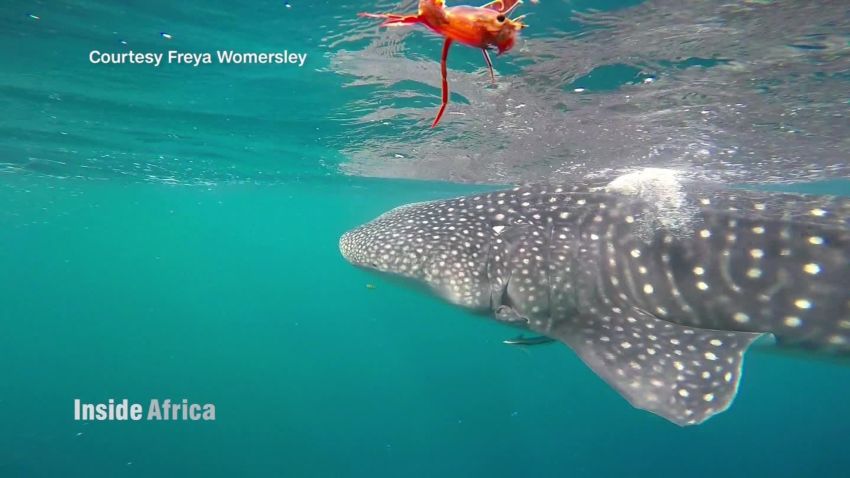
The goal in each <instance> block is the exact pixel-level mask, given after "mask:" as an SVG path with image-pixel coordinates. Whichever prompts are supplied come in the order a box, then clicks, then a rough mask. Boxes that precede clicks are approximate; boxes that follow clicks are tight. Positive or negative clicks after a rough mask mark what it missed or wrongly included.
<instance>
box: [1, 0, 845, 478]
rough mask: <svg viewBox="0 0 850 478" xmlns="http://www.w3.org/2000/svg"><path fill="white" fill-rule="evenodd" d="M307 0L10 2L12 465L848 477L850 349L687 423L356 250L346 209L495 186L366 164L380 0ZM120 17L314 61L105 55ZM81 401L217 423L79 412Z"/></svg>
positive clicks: (4, 358) (363, 213) (5, 23)
mask: <svg viewBox="0 0 850 478" xmlns="http://www.w3.org/2000/svg"><path fill="white" fill-rule="evenodd" d="M632 3H634V2H631V3H630V4H629V5H631V4H632ZM291 4H292V8H286V7H285V6H284V4H283V3H282V2H256V3H251V4H250V5H249V4H245V5H242V6H238V7H237V6H230V5H229V4H227V5H226V4H225V3H223V2H219V3H216V2H192V3H191V4H190V2H185V3H181V4H180V6H175V5H170V4H166V3H164V2H156V1H147V2H126V3H124V4H122V6H120V7H116V6H110V5H108V4H106V3H99V2H49V3H48V2H41V3H40V2H16V1H12V2H6V3H4V4H3V5H2V6H0V27H2V28H0V32H2V33H0V36H2V40H3V41H2V42H0V57H2V60H3V62H2V66H0V72H2V76H0V105H2V112H3V115H2V116H0V168H2V171H3V174H0V326H2V329H0V377H2V380H0V476H2V477H6V476H14V477H17V476H21V477H41V476H51V477H53V476H61V477H78V476H79V477H116V476H237V475H238V476H257V477H267V476H282V477H284V476H285V477H289V476H370V477H374V476H576V477H580V476H618V477H623V476H706V477H718V476H724V477H738V476H741V477H743V476H747V477H752V476H773V477H784V476H787V477H799V476H822V477H825V476H847V470H849V469H850V457H848V454H847V453H846V448H847V437H848V432H850V407H847V406H846V398H847V396H848V394H850V368H848V367H847V366H846V365H841V364H836V363H834V362H830V361H824V360H813V359H808V358H800V357H795V356H788V355H777V354H772V353H764V352H760V351H754V352H752V353H750V354H749V355H748V358H747V361H746V364H745V369H744V377H743V380H742V384H741V388H740V391H739V395H738V398H737V399H736V401H735V403H734V404H733V406H732V408H731V409H730V410H729V411H727V412H725V413H723V414H720V415H718V416H717V417H715V418H712V419H711V420H709V421H708V422H706V423H705V424H703V425H700V426H697V427H691V428H679V427H677V426H675V425H672V424H670V423H667V422H665V421H664V420H662V419H660V418H658V417H656V416H653V415H651V414H648V413H645V412H641V411H638V410H635V409H633V408H631V407H630V406H629V405H628V404H627V403H626V402H625V401H624V400H622V399H621V398H620V397H619V396H618V395H617V394H616V393H615V392H614V391H613V390H611V389H610V388H609V387H608V386H607V385H605V384H604V383H603V382H602V381H601V380H599V379H598V378H597V377H596V376H594V375H593V373H592V372H591V371H590V370H589V369H587V368H586V367H585V366H584V365H583V364H582V363H581V362H580V361H579V359H578V358H577V357H575V356H574V355H573V354H572V353H571V352H570V351H569V350H568V349H566V348H565V347H563V346H561V345H551V346H540V347H533V348H527V349H523V348H516V347H508V346H505V345H503V344H502V343H501V341H502V340H503V339H505V338H509V337H512V336H514V335H515V333H516V332H515V331H514V330H512V329H509V328H506V327H504V326H501V325H499V324H496V323H495V322H493V321H488V320H485V319H484V318H482V317H477V316H472V315H469V314H467V313H465V312H463V311H461V310H458V309H457V308H454V307H452V306H450V305H447V304H444V303H442V302H440V301H438V300H436V299H434V298H433V297H430V296H428V295H426V294H423V293H422V292H421V291H418V290H412V289H408V288H405V287H402V286H400V285H399V284H397V283H395V282H394V281H389V280H386V279H384V278H381V277H376V276H373V275H371V274H368V273H367V272H365V271H361V270H358V269H355V268H352V267H350V266H349V265H347V264H346V263H345V262H344V261H343V260H342V258H341V257H340V256H339V253H338V250H337V239H338V237H339V235H340V234H341V233H342V232H344V231H345V230H347V229H349V228H351V227H354V226H356V225H358V224H360V223H362V222H364V221H366V220H369V219H371V218H372V217H374V216H376V215H378V214H380V213H381V212H383V211H385V210H386V209H389V208H391V207H394V206H396V205H399V204H403V203H407V202H413V201H421V200H427V199H434V198H441V197H449V196H454V195H459V194H464V193H467V192H471V191H476V190H480V189H483V188H485V187H489V186H473V185H458V184H450V183H445V182H429V181H401V180H381V179H366V178H359V177H353V176H346V175H344V174H343V172H342V171H341V168H340V165H341V164H342V163H344V162H345V161H346V157H345V155H344V154H342V153H341V152H340V151H341V150H342V149H343V146H344V144H343V143H344V142H345V138H346V128H347V127H349V126H350V125H351V124H352V123H356V122H357V115H358V114H363V112H362V111H360V112H357V111H355V112H351V111H348V110H346V109H345V106H344V105H349V106H350V104H351V102H352V101H356V100H357V99H358V98H366V97H369V96H370V95H372V94H376V91H375V89H374V88H372V87H370V88H368V89H367V90H364V89H358V88H343V86H344V85H345V83H346V81H347V80H346V79H345V78H343V77H342V75H339V74H337V73H335V72H334V71H333V70H332V69H331V68H330V65H331V61H330V56H331V54H332V52H333V49H334V45H333V35H334V32H335V30H336V29H338V28H339V25H340V24H341V23H342V22H346V21H348V20H347V19H348V18H349V17H350V16H352V15H353V14H354V13H356V12H357V11H359V10H363V9H367V6H368V5H364V4H362V3H361V4H345V5H337V4H336V3H334V2H319V1H313V2H298V1H294V0H293V1H292V2H291ZM544 4H545V2H544ZM595 5H596V6H597V7H599V8H605V9H612V10H614V9H617V8H623V7H625V6H627V5H619V4H616V3H613V2H608V3H604V4H595ZM379 6H380V7H381V8H380V9H389V8H390V7H391V6H396V5H394V4H390V3H387V2H383V3H380V4H379ZM567 7H569V8H567ZM541 8H544V7H541ZM545 8H552V9H553V10H551V11H552V12H556V11H559V10H555V9H556V8H566V9H567V11H570V9H578V10H581V9H586V8H587V5H583V4H579V3H569V4H568V3H567V2H561V3H558V2H551V3H550V4H549V5H548V6H546V7H545ZM28 14H35V15H37V16H39V17H40V19H39V20H34V19H31V18H29V17H28V16H27V15H28ZM539 16H541V17H544V16H543V15H539ZM545 18H546V20H545V21H547V22H550V25H557V22H558V21H560V20H558V16H557V15H555V14H552V15H549V16H545ZM564 18H566V14H565V16H564ZM563 21H564V22H567V20H566V19H564V20H563ZM537 24H538V25H541V24H542V25H543V26H542V27H540V30H542V31H541V32H539V33H538V35H540V36H544V35H545V34H546V31H547V29H546V28H545V25H546V23H545V22H544V21H543V19H541V21H540V22H537ZM553 28H554V27H553ZM563 28H565V29H566V28H567V26H564V27H563ZM569 28H572V27H569ZM162 31H167V32H169V33H171V34H173V36H174V39H173V40H172V43H170V44H168V45H167V46H163V45H162V43H163V42H164V40H163V39H162V38H161V37H160V36H159V33H160V32H162ZM120 39H124V40H125V41H127V42H128V44H131V45H132V46H133V47H134V48H138V49H140V50H145V49H147V50H161V49H164V48H170V47H172V46H174V45H179V46H178V47H179V48H185V49H189V50H191V49H195V50H210V49H216V48H236V49H243V50H265V49H266V48H272V49H274V48H290V49H293V50H299V51H306V52H308V53H309V54H310V55H311V59H310V60H309V61H308V65H307V66H306V67H305V68H304V69H302V70H294V69H291V68H290V69H287V68H272V69H269V68H264V67H245V68H234V67H216V66H210V67H206V69H203V70H201V69H198V70H192V69H191V67H189V68H180V67H168V68H163V69H161V70H153V69H149V68H148V69H146V68H144V67H116V68H98V67H93V66H91V65H89V64H88V63H87V61H86V55H87V53H88V51H89V50H90V49H92V48H104V49H106V48H111V47H115V48H116V49H117V48H120V43H119V41H120ZM408 40H409V41H412V42H413V45H414V46H413V47H411V48H415V49H421V50H422V51H427V50H428V48H429V47H433V46H434V45H438V42H435V41H434V40H433V39H428V38H427V37H425V36H421V35H420V36H417V37H414V38H413V39H408ZM178 42H179V43H178ZM474 53H475V52H465V53H461V54H460V55H459V56H458V68H460V69H461V70H462V69H464V68H466V67H467V66H468V70H470V71H472V70H473V69H474V68H476V67H474V66H471V65H473V63H474V62H475V61H476V60H477V58H475V57H474V55H473V54H474ZM466 59H468V63H465V61H466ZM517 62H518V63H517V64H516V65H513V64H511V63H508V65H507V66H506V68H508V69H510V67H511V66H513V67H515V68H518V66H517V65H520V64H521V63H522V62H521V61H519V60H517ZM431 66H433V65H431ZM592 84H593V83H591V85H592ZM426 91H429V90H427V89H426ZM431 93H433V91H431ZM421 106H422V108H423V111H424V116H425V117H427V116H428V115H429V114H430V113H432V106H433V103H426V104H423V105H421ZM388 121H390V122H391V121H392V119H389V120H388ZM386 128H387V129H391V128H392V125H387V126H386ZM429 134H430V133H429ZM434 134H440V133H434ZM443 134H449V133H443ZM349 139H350V140H351V141H354V140H355V139H356V138H349ZM404 141H405V138H404V137H403V136H398V137H397V141H396V142H395V143H392V144H391V147H393V148H395V147H399V146H398V145H399V144H401V145H403V144H404ZM388 145H390V143H388ZM488 182H492V181H488ZM792 188H797V189H805V190H807V191H808V192H822V193H825V192H828V193H832V194H850V186H848V184H847V183H846V182H832V183H822V184H814V185H801V186H792ZM369 284H371V285H373V286H374V287H367V285H369ZM75 398H80V399H82V400H84V401H92V402H97V401H104V400H106V399H108V398H116V399H121V398H128V399H130V400H131V401H137V402H142V403H146V402H147V401H148V400H150V399H151V398H160V399H165V398H171V399H174V400H180V399H182V398H188V399H189V400H191V401H195V402H200V403H206V402H212V403H214V404H215V405H216V411H217V419H216V421H214V422H145V421H142V422H111V423H110V422H93V423H81V422H75V421H74V420H73V400H74V399H75Z"/></svg>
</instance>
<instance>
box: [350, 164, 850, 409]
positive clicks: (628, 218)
mask: <svg viewBox="0 0 850 478" xmlns="http://www.w3.org/2000/svg"><path fill="white" fill-rule="evenodd" d="M339 248H340V251H341V253H342V255H343V257H344V258H345V259H346V260H347V261H349V262H350V263H352V264H354V265H357V266H362V267H365V268H369V269H375V270H377V271H380V272H383V273H389V274H392V275H395V276H401V277H404V278H407V279H411V280H413V281H415V282H419V283H422V284H425V285H426V286H428V288H429V289H430V290H431V291H433V292H434V293H435V294H437V295H438V296H440V297H442V298H443V299H445V300H448V301H449V302H451V303H454V304H457V305H459V306H461V307H464V308H466V309H469V310H471V311H476V312H482V313H487V314H491V315H492V317H493V318H495V319H496V320H498V321H501V322H505V323H508V324H511V325H514V326H517V327H521V328H523V329H527V330H528V331H532V332H534V333H536V334H538V335H540V336H542V337H548V338H551V339H554V340H556V341H559V342H562V343H564V344H566V345H567V346H568V347H569V348H571V349H572V350H573V351H574V352H575V353H576V354H577V355H578V356H579V357H580V358H581V360H582V361H583V362H584V363H585V364H587V366H589V367H590V368H591V369H592V370H593V371H594V372H595V373H596V374H597V375H598V376H599V377H601V378H602V379H603V380H604V381H605V382H607V383H608V384H609V385H610V386H611V387H612V388H614V389H615V390H616V391H617V392H619V393H620V394H621V395H622V396H623V397H624V398H625V399H626V400H627V401H628V402H629V403H631V404H632V405H633V406H634V407H636V408H639V409H643V410H647V411H649V412H652V413H655V414H657V415H659V416H661V417H663V418H665V419H667V420H669V421H671V422H673V423H676V424H678V425H682V426H685V425H695V424H699V423H702V422H703V421H705V420H706V419H708V418H710V417H712V416H713V415H715V414H717V413H720V412H722V411H724V410H726V409H727V408H728V407H729V406H730V404H731V402H732V400H733V399H734V397H735V395H736V393H737V389H738V384H739V380H740V377H741V370H742V364H743V357H744V353H745V351H746V350H747V348H748V346H750V344H752V343H753V342H754V341H755V340H756V339H758V338H759V337H760V336H762V335H768V334H770V336H772V337H771V338H772V339H774V340H773V343H774V344H775V346H776V347H788V348H795V349H799V350H803V351H805V352H806V353H815V354H837V355H848V354H850V198H847V197H827V196H810V195H798V194H790V193H778V192H764V191H752V190H743V189H734V188H727V187H720V186H718V187H705V186H702V185H698V184H692V183H688V182H687V181H684V180H679V179H678V178H677V176H676V175H675V174H671V173H669V172H665V171H648V172H647V171H641V172H638V173H632V174H629V175H625V176H622V177H620V178H617V179H615V180H614V181H611V182H609V183H606V184H592V183H587V184H579V185H569V186H566V185H554V184H540V185H528V186H521V187H515V188H513V189H510V190H503V191H493V192H487V193H481V194H475V195H470V196H465V197H459V198H454V199H448V200H438V201H431V202H424V203H416V204H410V205H405V206H401V207H398V208H396V209H393V210H391V211H389V212H387V213H385V214H383V215H381V216H379V217H378V218H376V219H374V220H373V221H371V222H368V223H366V224H364V225H362V226H360V227H357V228H355V229H353V230H351V231H349V232H347V233H345V234H344V235H343V236H342V237H341V238H340V241H339Z"/></svg>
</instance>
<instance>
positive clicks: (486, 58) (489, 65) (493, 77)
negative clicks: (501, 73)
mask: <svg viewBox="0 0 850 478" xmlns="http://www.w3.org/2000/svg"><path fill="white" fill-rule="evenodd" d="M481 52H482V53H484V61H486V62H487V68H489V69H490V79H491V80H493V84H495V83H496V75H494V74H493V62H492V61H490V52H488V51H487V49H486V48H482V49H481Z"/></svg>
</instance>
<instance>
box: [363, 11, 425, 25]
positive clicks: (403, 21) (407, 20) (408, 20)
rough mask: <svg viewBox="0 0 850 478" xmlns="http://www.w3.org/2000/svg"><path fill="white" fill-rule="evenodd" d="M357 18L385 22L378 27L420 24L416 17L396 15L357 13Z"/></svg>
mask: <svg viewBox="0 0 850 478" xmlns="http://www.w3.org/2000/svg"><path fill="white" fill-rule="evenodd" d="M357 16H359V17H363V18H378V19H382V20H385V21H384V23H381V25H380V26H382V27H398V26H404V25H415V24H417V23H420V22H421V20H420V18H419V16H418V15H399V14H397V13H358V14H357Z"/></svg>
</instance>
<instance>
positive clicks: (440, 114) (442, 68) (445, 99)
mask: <svg viewBox="0 0 850 478" xmlns="http://www.w3.org/2000/svg"><path fill="white" fill-rule="evenodd" d="M451 47H452V39H451V38H446V41H445V43H443V56H442V57H441V59H440V73H441V75H442V77H443V103H442V104H441V105H440V111H439V112H437V117H436V118H434V122H433V123H432V124H431V127H432V128H434V127H436V126H437V124H438V123H439V122H440V118H442V117H443V113H445V111H446V105H448V104H449V79H448V69H447V66H446V61H447V60H448V58H449V48H451Z"/></svg>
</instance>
